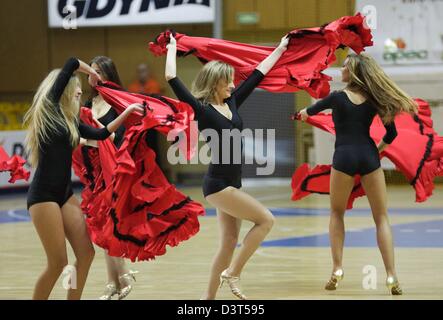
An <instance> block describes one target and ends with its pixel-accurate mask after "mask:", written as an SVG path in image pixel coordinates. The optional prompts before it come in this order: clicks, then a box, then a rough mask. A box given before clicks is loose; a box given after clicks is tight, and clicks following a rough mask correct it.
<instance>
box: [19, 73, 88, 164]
mask: <svg viewBox="0 0 443 320" xmlns="http://www.w3.org/2000/svg"><path fill="white" fill-rule="evenodd" d="M59 73H60V69H55V70H53V71H51V72H50V73H49V74H48V76H47V77H46V78H45V79H44V80H43V81H42V83H41V84H40V86H39V87H38V89H37V92H36V94H35V95H34V98H33V100H32V105H31V107H30V108H29V110H28V111H27V112H26V114H25V117H24V125H25V126H26V127H27V129H28V132H27V134H26V150H27V152H28V155H29V162H30V163H31V165H32V166H33V167H36V166H37V164H38V161H39V149H40V148H41V147H42V145H43V144H46V143H50V142H51V141H50V139H51V133H53V132H59V131H60V128H66V130H67V131H68V133H69V136H70V138H69V140H70V143H71V145H72V146H73V147H75V146H76V145H77V144H78V141H79V133H78V129H77V126H78V114H79V110H80V104H79V102H78V101H76V99H75V97H74V96H75V90H76V88H77V86H79V85H80V80H79V79H78V78H77V77H76V76H73V77H72V78H71V79H70V80H69V82H68V85H67V86H66V88H65V90H64V91H63V94H62V96H61V98H60V102H59V106H60V110H61V115H60V112H58V111H57V106H56V105H54V103H53V102H52V101H51V100H50V98H49V96H48V95H49V91H50V90H51V88H52V86H53V85H54V83H55V80H56V79H57V76H58V74H59Z"/></svg>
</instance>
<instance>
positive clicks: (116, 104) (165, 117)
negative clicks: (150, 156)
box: [96, 82, 198, 159]
mask: <svg viewBox="0 0 443 320" xmlns="http://www.w3.org/2000/svg"><path fill="white" fill-rule="evenodd" d="M96 90H97V91H98V92H99V93H100V95H101V96H102V97H103V99H104V100H105V101H106V102H107V103H109V104H110V105H111V106H112V107H113V108H114V109H115V110H116V111H117V112H118V113H119V114H120V113H122V112H123V111H124V110H125V109H126V107H127V106H129V105H131V104H133V103H140V104H143V105H145V107H146V113H147V115H148V117H147V118H146V119H148V120H149V123H148V124H147V125H148V126H152V127H155V130H157V131H159V132H161V133H163V134H165V135H167V134H168V133H170V132H171V131H172V132H171V133H173V134H174V135H177V136H178V137H180V139H179V141H178V142H177V143H178V144H177V147H178V148H179V149H180V150H181V151H182V152H183V153H184V154H185V156H186V158H187V159H191V158H192V157H193V156H194V154H195V151H196V150H197V142H198V129H197V128H196V126H195V125H193V120H194V116H195V115H194V110H193V109H192V107H191V106H190V105H188V104H187V103H184V102H181V101H178V100H175V99H171V98H168V97H165V96H159V95H143V94H136V93H128V92H125V91H123V90H121V89H120V88H119V87H118V85H116V84H114V83H112V82H105V83H104V84H103V85H102V86H97V87H96ZM142 119H143V115H141V114H138V113H132V114H131V115H130V116H129V117H128V118H127V119H126V121H125V127H127V128H130V127H131V126H133V125H134V124H139V123H140V122H141V120H142ZM183 137H185V138H183Z"/></svg>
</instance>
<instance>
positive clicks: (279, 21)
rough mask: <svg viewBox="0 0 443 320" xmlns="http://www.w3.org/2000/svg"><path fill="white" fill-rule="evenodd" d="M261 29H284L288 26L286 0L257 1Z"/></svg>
mask: <svg viewBox="0 0 443 320" xmlns="http://www.w3.org/2000/svg"><path fill="white" fill-rule="evenodd" d="M256 7H257V12H258V13H259V16H260V22H259V24H258V26H259V28H260V29H266V30H269V29H284V28H285V27H286V26H287V24H288V23H287V15H286V0H272V1H269V0H256Z"/></svg>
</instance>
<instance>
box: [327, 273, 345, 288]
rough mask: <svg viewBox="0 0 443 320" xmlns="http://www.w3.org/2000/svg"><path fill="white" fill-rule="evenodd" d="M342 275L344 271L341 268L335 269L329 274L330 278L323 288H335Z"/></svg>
mask: <svg viewBox="0 0 443 320" xmlns="http://www.w3.org/2000/svg"><path fill="white" fill-rule="evenodd" d="M344 276H345V273H344V272H343V269H337V270H335V271H334V272H333V273H332V275H331V279H329V281H328V282H327V283H326V286H325V289H326V290H336V289H337V287H338V283H339V282H340V281H341V280H343V277H344Z"/></svg>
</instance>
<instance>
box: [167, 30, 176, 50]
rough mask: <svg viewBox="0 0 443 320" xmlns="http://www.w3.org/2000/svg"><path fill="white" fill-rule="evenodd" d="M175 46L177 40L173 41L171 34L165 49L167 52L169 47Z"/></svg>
mask: <svg viewBox="0 0 443 320" xmlns="http://www.w3.org/2000/svg"><path fill="white" fill-rule="evenodd" d="M176 45H177V40H175V38H174V36H173V35H172V33H171V34H170V35H169V43H168V44H167V45H166V48H167V49H168V50H169V48H170V47H175V46H176Z"/></svg>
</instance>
